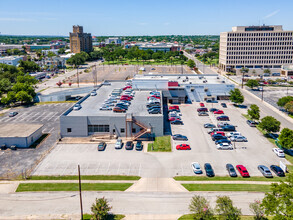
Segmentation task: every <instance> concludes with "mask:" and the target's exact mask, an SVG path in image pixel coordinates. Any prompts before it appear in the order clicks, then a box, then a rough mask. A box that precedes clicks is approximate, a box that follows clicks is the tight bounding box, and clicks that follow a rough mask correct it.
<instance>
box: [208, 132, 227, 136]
mask: <svg viewBox="0 0 293 220" xmlns="http://www.w3.org/2000/svg"><path fill="white" fill-rule="evenodd" d="M215 134H220V135H222V136H226V135H225V132H223V131H213V132H212V133H211V136H213V135H215Z"/></svg>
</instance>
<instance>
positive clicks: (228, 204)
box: [216, 196, 241, 220]
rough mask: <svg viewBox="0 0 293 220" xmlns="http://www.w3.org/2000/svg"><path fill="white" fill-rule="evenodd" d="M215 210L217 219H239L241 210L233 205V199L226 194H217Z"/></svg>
mask: <svg viewBox="0 0 293 220" xmlns="http://www.w3.org/2000/svg"><path fill="white" fill-rule="evenodd" d="M216 211H217V213H218V215H219V219H223V220H240V219H241V217H240V216H241V210H240V209H238V208H237V207H234V206H233V201H232V200H231V199H230V198H229V197H228V196H218V197H217V200H216Z"/></svg>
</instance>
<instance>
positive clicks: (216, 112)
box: [214, 110, 224, 115]
mask: <svg viewBox="0 0 293 220" xmlns="http://www.w3.org/2000/svg"><path fill="white" fill-rule="evenodd" d="M214 114H217V115H220V114H224V111H223V110H218V111H214Z"/></svg>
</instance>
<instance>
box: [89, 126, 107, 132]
mask: <svg viewBox="0 0 293 220" xmlns="http://www.w3.org/2000/svg"><path fill="white" fill-rule="evenodd" d="M88 132H89V133H92V132H110V126H109V125H88Z"/></svg>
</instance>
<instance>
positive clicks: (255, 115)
mask: <svg viewBox="0 0 293 220" xmlns="http://www.w3.org/2000/svg"><path fill="white" fill-rule="evenodd" d="M247 113H248V115H249V116H250V118H251V119H252V120H259V118H260V111H259V107H258V106H257V105H255V104H252V105H251V106H250V109H248V110H247Z"/></svg>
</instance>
